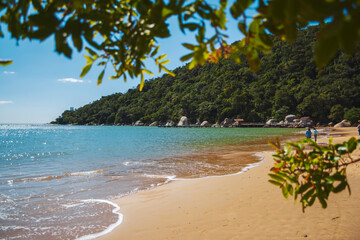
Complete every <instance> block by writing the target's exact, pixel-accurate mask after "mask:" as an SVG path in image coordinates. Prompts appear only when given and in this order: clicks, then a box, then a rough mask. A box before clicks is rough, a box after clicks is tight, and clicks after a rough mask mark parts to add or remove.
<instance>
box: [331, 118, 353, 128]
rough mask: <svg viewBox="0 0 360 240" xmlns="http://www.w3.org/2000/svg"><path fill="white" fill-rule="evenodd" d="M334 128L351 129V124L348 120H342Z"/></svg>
mask: <svg viewBox="0 0 360 240" xmlns="http://www.w3.org/2000/svg"><path fill="white" fill-rule="evenodd" d="M334 127H351V122H350V121H349V120H346V119H344V120H342V121H341V122H339V123H338V124H336V125H335V126H334Z"/></svg>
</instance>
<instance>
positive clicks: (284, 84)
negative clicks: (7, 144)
mask: <svg viewBox="0 0 360 240" xmlns="http://www.w3.org/2000/svg"><path fill="white" fill-rule="evenodd" d="M316 32H317V27H316V26H313V27H309V28H307V29H306V30H303V31H301V32H300V33H299V36H298V38H297V40H296V41H295V42H294V43H292V44H287V43H285V42H282V41H281V40H276V41H275V45H274V48H273V51H272V54H269V55H264V56H262V57H261V66H262V68H261V70H260V71H259V72H258V73H254V72H252V71H251V70H250V68H249V67H248V65H247V61H246V58H245V57H244V56H242V57H241V58H242V62H243V64H241V65H238V64H236V63H235V62H234V61H233V60H231V59H223V60H221V61H220V62H219V63H217V64H213V63H207V64H205V65H204V66H202V67H196V68H194V69H192V70H189V69H188V66H187V65H186V66H183V67H179V68H177V69H175V70H174V72H175V74H176V77H171V76H170V75H164V76H162V77H159V78H155V79H151V80H149V81H147V82H146V83H145V87H144V89H143V91H142V92H139V90H138V89H130V90H129V91H128V92H127V93H125V94H121V93H117V94H113V95H109V96H106V97H102V98H101V99H100V100H97V101H95V102H93V103H91V104H88V105H85V106H83V107H81V108H79V109H77V110H75V111H65V112H64V113H63V114H62V116H61V117H59V118H57V119H56V121H55V122H56V123H58V124H131V123H134V122H135V121H137V120H141V121H142V122H143V123H151V122H154V121H159V122H166V121H169V120H173V121H175V122H176V121H178V120H179V119H180V117H181V116H187V117H188V118H189V119H190V121H191V122H192V123H194V122H195V120H196V119H199V120H200V121H203V120H207V121H209V122H211V123H215V122H217V121H219V122H220V121H222V120H223V119H224V118H226V117H228V118H231V117H237V118H243V119H245V121H247V122H259V121H260V122H264V121H266V120H267V119H268V118H269V117H271V116H273V117H275V118H277V119H278V120H280V119H283V118H284V116H286V115H288V114H296V115H298V116H311V117H312V118H313V119H314V120H315V122H322V123H327V122H328V121H339V120H342V118H343V117H344V114H350V113H351V112H354V110H355V112H356V111H359V110H360V109H358V108H359V107H360V56H358V55H354V56H353V57H348V56H346V55H345V54H344V53H342V52H338V53H337V55H336V57H335V59H334V60H333V61H332V62H331V63H330V64H329V65H328V66H327V67H326V68H324V69H323V71H322V72H320V73H318V71H317V69H316V66H315V62H314V60H313V50H314V46H315V38H316Z"/></svg>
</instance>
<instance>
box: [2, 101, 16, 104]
mask: <svg viewBox="0 0 360 240" xmlns="http://www.w3.org/2000/svg"><path fill="white" fill-rule="evenodd" d="M9 103H14V102H13V101H0V104H9Z"/></svg>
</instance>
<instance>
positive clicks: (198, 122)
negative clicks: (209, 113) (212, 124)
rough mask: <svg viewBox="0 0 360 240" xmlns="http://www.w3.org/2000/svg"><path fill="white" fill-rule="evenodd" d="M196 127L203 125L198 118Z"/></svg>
mask: <svg viewBox="0 0 360 240" xmlns="http://www.w3.org/2000/svg"><path fill="white" fill-rule="evenodd" d="M195 125H197V126H200V125H201V122H200V120H199V119H198V118H197V119H196V123H195Z"/></svg>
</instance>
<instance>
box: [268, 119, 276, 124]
mask: <svg viewBox="0 0 360 240" xmlns="http://www.w3.org/2000/svg"><path fill="white" fill-rule="evenodd" d="M275 124H277V121H276V119H274V118H270V119H269V120H268V121H267V122H266V125H275Z"/></svg>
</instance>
